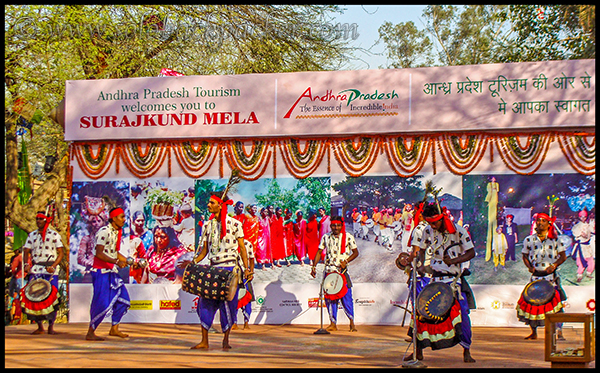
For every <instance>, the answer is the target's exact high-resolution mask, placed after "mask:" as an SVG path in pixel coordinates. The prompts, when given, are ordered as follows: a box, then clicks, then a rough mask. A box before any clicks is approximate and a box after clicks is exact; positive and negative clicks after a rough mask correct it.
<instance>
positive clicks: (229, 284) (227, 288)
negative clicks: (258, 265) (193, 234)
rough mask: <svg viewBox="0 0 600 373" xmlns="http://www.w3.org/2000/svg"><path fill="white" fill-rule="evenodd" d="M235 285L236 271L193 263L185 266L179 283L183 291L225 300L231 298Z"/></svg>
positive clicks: (207, 297) (233, 295) (234, 293)
mask: <svg viewBox="0 0 600 373" xmlns="http://www.w3.org/2000/svg"><path fill="white" fill-rule="evenodd" d="M237 286H238V274H237V271H235V270H234V271H230V270H228V269H225V268H220V267H215V266H207V265H200V264H194V263H192V264H190V265H188V266H187V267H186V268H185V271H184V272H183V278H182V283H181V289H182V290H183V291H185V292H188V293H190V294H194V295H198V296H201V297H202V298H206V299H215V300H225V301H231V300H233V298H234V297H235V295H236V290H237Z"/></svg>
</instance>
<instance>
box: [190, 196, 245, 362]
mask: <svg viewBox="0 0 600 373" xmlns="http://www.w3.org/2000/svg"><path fill="white" fill-rule="evenodd" d="M231 204H233V201H232V200H230V199H229V198H227V196H223V198H220V197H219V196H217V195H214V194H213V195H212V196H211V197H210V199H209V201H208V212H210V213H211V214H212V218H211V219H209V221H208V223H207V224H206V225H205V226H204V229H203V231H202V237H200V242H201V245H202V249H201V250H200V252H199V254H198V255H197V256H196V257H195V258H194V260H193V261H194V262H195V263H199V262H200V261H201V260H202V259H204V258H205V257H206V256H207V255H208V259H209V261H210V265H211V266H216V267H220V268H224V269H227V270H230V271H233V270H236V264H237V261H238V256H241V258H242V265H243V267H244V278H245V279H247V280H248V281H251V280H252V272H251V271H250V267H249V264H248V255H247V252H246V247H245V245H244V231H243V228H242V223H241V222H240V221H239V220H237V219H234V218H233V217H231V216H228V215H227V205H231ZM238 250H239V251H238ZM191 262H192V261H187V260H186V261H182V262H181V264H180V265H179V266H180V267H181V268H185V267H186V266H188V265H189V264H191ZM236 293H237V287H236ZM237 304H238V295H237V294H236V295H235V297H234V298H233V299H232V300H231V301H226V300H216V299H208V298H200V300H199V301H198V307H197V311H196V312H197V313H198V317H200V325H201V326H202V340H201V341H200V343H198V344H197V345H195V346H193V347H192V349H208V330H209V329H210V327H211V326H212V323H213V319H214V317H215V314H216V313H217V310H219V314H220V321H221V329H222V331H223V334H224V335H223V349H224V350H228V349H231V346H230V345H229V333H230V332H231V327H232V326H233V324H234V322H235V320H234V317H236V315H237Z"/></svg>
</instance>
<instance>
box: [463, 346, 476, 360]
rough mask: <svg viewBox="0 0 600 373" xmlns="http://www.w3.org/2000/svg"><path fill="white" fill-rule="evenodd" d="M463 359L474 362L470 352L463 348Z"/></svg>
mask: <svg viewBox="0 0 600 373" xmlns="http://www.w3.org/2000/svg"><path fill="white" fill-rule="evenodd" d="M463 361H464V362H465V363H474V362H475V359H473V358H472V357H471V352H470V350H467V349H465V350H464V351H463Z"/></svg>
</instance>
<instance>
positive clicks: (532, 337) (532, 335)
mask: <svg viewBox="0 0 600 373" xmlns="http://www.w3.org/2000/svg"><path fill="white" fill-rule="evenodd" d="M525 339H537V333H531V334H529V335H528V336H527V337H525Z"/></svg>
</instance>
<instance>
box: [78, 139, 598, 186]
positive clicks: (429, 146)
mask: <svg viewBox="0 0 600 373" xmlns="http://www.w3.org/2000/svg"><path fill="white" fill-rule="evenodd" d="M523 139H524V140H525V144H522V140H523ZM555 139H556V140H557V142H558V144H559V146H560V149H561V151H562V153H563V154H564V156H565V158H566V159H567V162H568V163H569V164H570V165H571V167H572V168H573V169H574V170H575V171H577V172H579V173H581V174H584V175H593V174H595V160H596V142H595V136H594V133H565V132H557V133H549V132H544V133H540V134H529V135H526V134H522V135H520V136H511V135H498V134H474V135H462V136H458V135H453V134H441V135H417V136H412V137H411V136H398V137H383V136H379V135H363V136H361V137H358V138H357V137H353V138H345V139H337V138H317V139H302V140H298V139H294V138H286V139H256V140H247V142H246V145H245V144H244V143H242V142H240V141H219V140H215V141H206V140H194V141H167V142H153V143H148V144H146V143H139V142H130V143H123V142H102V143H72V144H70V152H71V158H70V159H71V160H76V161H77V164H78V166H79V169H80V170H81V171H82V172H83V173H84V174H85V175H86V176H87V177H89V178H90V179H93V180H96V179H100V178H102V177H103V176H104V175H105V174H106V173H107V172H108V171H109V170H110V169H111V168H112V166H113V164H114V165H115V170H116V173H117V174H118V173H119V168H120V167H119V166H120V161H123V163H124V164H125V166H126V168H127V169H128V170H129V171H130V172H131V173H132V174H133V175H135V176H136V177H138V178H140V179H143V178H148V177H151V176H153V175H154V174H155V173H156V172H157V171H158V170H160V169H161V168H162V167H163V163H164V161H165V159H166V160H167V167H168V174H169V175H171V174H172V169H171V168H172V161H171V152H173V153H174V155H175V159H176V160H177V164H178V165H179V167H180V168H181V170H182V171H183V172H184V173H185V174H186V175H187V176H189V177H192V178H199V177H202V176H203V175H205V174H206V173H207V172H208V171H209V170H210V169H211V168H212V167H213V165H214V163H215V161H216V160H217V158H218V159H219V164H218V167H219V175H220V177H223V167H224V161H225V160H226V161H227V163H228V165H229V166H230V167H231V168H239V169H240V170H241V171H242V177H244V179H247V180H256V179H258V178H260V177H262V176H263V175H264V173H265V172H266V169H267V168H268V167H267V166H268V165H269V163H270V162H271V156H272V157H273V159H272V162H273V164H272V166H273V175H277V157H276V155H277V150H279V153H280V155H281V159H282V160H283V164H284V165H285V167H286V169H287V171H288V172H289V174H291V175H292V176H293V177H295V178H299V179H302V178H306V177H308V176H310V175H311V174H313V173H314V172H315V171H316V170H317V169H318V167H319V166H320V165H321V164H322V161H323V157H324V156H325V155H327V172H328V173H329V172H331V159H332V156H331V151H333V157H334V159H335V160H336V161H337V163H338V165H339V166H340V168H341V169H342V170H343V172H345V173H346V174H348V175H351V176H360V175H364V174H365V173H367V172H368V171H369V169H371V168H372V166H373V165H374V163H375V162H376V161H377V159H378V157H379V154H384V153H385V155H386V156H387V159H388V163H389V165H390V167H391V168H392V170H393V172H395V173H396V174H397V175H398V176H400V177H409V176H413V175H415V174H417V173H418V172H420V171H421V170H422V168H423V166H424V164H425V162H426V161H427V159H428V156H429V153H430V151H431V161H432V166H433V173H434V174H435V173H436V172H437V164H436V154H435V153H436V151H435V149H436V147H437V149H438V151H439V152H440V154H441V156H442V160H443V161H444V164H445V165H446V167H447V168H448V170H449V171H450V172H452V173H455V174H459V175H464V174H466V173H468V172H470V171H472V170H473V169H474V168H475V167H477V165H478V164H479V163H480V161H481V159H482V158H483V155H484V154H485V151H486V147H487V145H488V143H489V145H490V161H492V160H493V156H494V152H493V148H494V145H495V148H496V149H497V151H498V153H497V154H499V155H500V158H501V159H502V161H503V162H504V164H505V165H506V167H508V168H509V169H510V170H512V171H514V172H515V173H517V174H520V175H530V174H532V173H534V172H536V171H537V170H538V169H539V168H540V166H541V165H542V164H543V162H544V160H545V157H546V155H547V153H548V151H549V148H550V144H551V143H552V142H553V141H554V140H555ZM248 141H250V142H248ZM436 143H437V146H436ZM74 163H75V162H73V163H71V166H72V165H73V164H74Z"/></svg>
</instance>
